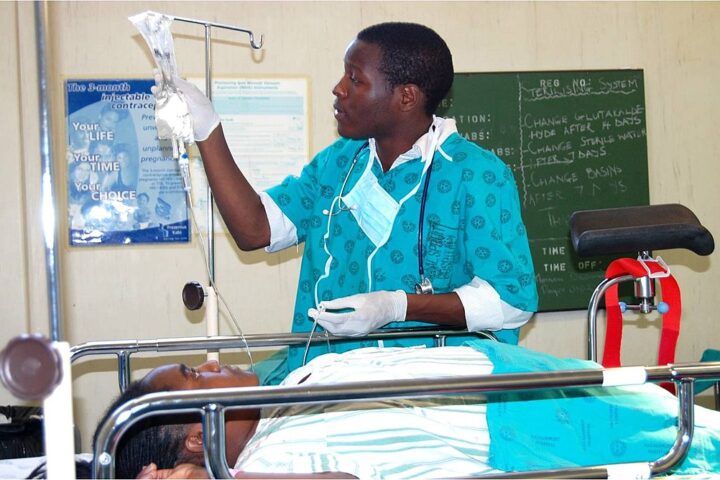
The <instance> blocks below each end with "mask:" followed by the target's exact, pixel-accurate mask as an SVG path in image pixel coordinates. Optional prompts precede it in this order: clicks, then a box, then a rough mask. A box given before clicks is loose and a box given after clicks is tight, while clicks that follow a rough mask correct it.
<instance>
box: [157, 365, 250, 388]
mask: <svg viewBox="0 0 720 480" xmlns="http://www.w3.org/2000/svg"><path fill="white" fill-rule="evenodd" d="M143 382H149V384H150V385H152V386H153V387H154V389H155V390H199V389H202V388H227V387H254V386H257V385H258V378H257V376H256V375H255V374H254V373H250V372H246V371H244V370H242V369H240V368H237V367H234V366H232V365H220V364H219V363H218V362H217V361H215V360H211V361H208V362H205V363H203V364H202V365H199V366H197V367H195V368H192V367H188V366H187V365H185V364H182V363H176V364H172V365H163V366H162V367H158V368H156V369H154V370H152V371H151V372H150V373H148V374H147V375H146V376H145V378H144V379H143Z"/></svg>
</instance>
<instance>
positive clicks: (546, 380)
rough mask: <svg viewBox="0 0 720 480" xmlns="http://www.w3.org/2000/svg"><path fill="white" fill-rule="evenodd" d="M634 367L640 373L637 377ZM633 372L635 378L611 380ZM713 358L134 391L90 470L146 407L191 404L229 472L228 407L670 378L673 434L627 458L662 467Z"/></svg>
mask: <svg viewBox="0 0 720 480" xmlns="http://www.w3.org/2000/svg"><path fill="white" fill-rule="evenodd" d="M638 374H641V375H640V378H638ZM628 378H634V379H637V380H635V381H632V380H629V381H625V382H622V381H617V379H628ZM719 378H720V362H707V363H688V364H671V365H667V366H653V367H620V368H610V369H600V368H599V369H592V370H565V371H554V372H542V373H513V374H500V375H479V376H471V377H462V378H452V379H447V378H442V379H439V378H429V379H423V380H415V379H413V380H398V381H396V382H393V383H392V384H388V383H387V382H385V381H372V382H348V383H345V384H336V385H315V386H302V385H300V386H292V387H250V388H227V389H208V390H194V391H174V392H160V393H152V394H148V395H144V396H142V397H139V398H136V399H134V400H132V401H130V402H128V403H126V404H124V405H122V406H120V407H119V408H118V409H116V410H115V411H114V412H113V413H112V414H111V415H110V416H109V417H108V418H107V419H106V420H105V422H103V423H102V425H100V426H99V428H98V433H97V437H96V444H95V451H94V452H93V453H94V458H95V462H94V467H93V469H94V475H95V477H96V478H113V475H114V466H115V450H116V448H117V445H118V442H119V440H120V438H121V436H122V435H123V433H124V432H125V431H127V429H128V428H130V427H131V426H132V425H133V424H134V423H135V422H137V421H139V420H141V419H143V418H146V417H148V416H150V415H154V414H163V413H188V412H196V413H200V414H201V416H202V423H203V441H204V442H205V462H206V466H207V468H208V470H209V473H210V474H211V475H212V476H213V478H232V476H231V475H230V471H229V468H228V465H227V460H226V459H225V454H224V452H225V448H224V447H225V423H224V412H225V411H226V410H234V409H248V408H262V407H271V406H287V405H297V404H306V405H309V404H321V403H335V402H352V401H358V400H380V399H387V398H420V397H428V396H432V395H436V394H458V393H498V392H508V391H528V390H543V389H572V388H580V387H591V386H594V387H599V386H603V387H606V386H618V385H630V384H641V383H645V381H649V382H653V383H657V382H662V381H668V380H672V381H675V382H677V383H678V387H679V388H678V425H677V429H678V431H677V435H676V439H675V442H674V443H673V445H672V446H671V448H670V450H669V451H668V452H667V453H666V454H665V455H664V456H662V457H661V458H659V459H657V460H655V461H651V462H646V463H645V462H641V463H635V464H631V465H629V466H628V464H625V466H624V468H631V467H632V468H634V469H635V470H636V471H637V470H641V471H644V472H647V474H658V473H663V472H666V471H668V470H669V469H670V468H672V467H673V466H674V465H676V464H677V463H679V462H680V461H682V460H683V459H684V458H685V456H686V455H687V452H688V450H689V448H690V444H691V442H692V437H693V431H694V411H693V406H694V405H693V398H694V383H695V380H704V379H708V380H710V379H719ZM618 467H620V465H598V466H592V467H576V468H566V469H557V470H543V471H531V472H523V473H519V472H512V473H506V474H499V475H498V474H493V475H492V478H549V477H552V478H604V477H608V476H610V474H611V472H616V473H617V471H618Z"/></svg>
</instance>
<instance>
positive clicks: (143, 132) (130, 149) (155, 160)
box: [65, 79, 190, 246]
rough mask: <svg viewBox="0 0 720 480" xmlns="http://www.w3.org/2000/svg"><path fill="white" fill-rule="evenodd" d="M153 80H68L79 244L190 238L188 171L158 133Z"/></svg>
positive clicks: (73, 229) (72, 219)
mask: <svg viewBox="0 0 720 480" xmlns="http://www.w3.org/2000/svg"><path fill="white" fill-rule="evenodd" d="M153 84H154V82H153V81H152V80H150V79H148V80H138V79H127V80H125V79H111V80H108V79H82V80H66V81H65V97H66V98H65V100H66V104H65V105H66V115H65V120H66V125H67V153H66V156H67V206H68V229H69V242H70V245H71V246H87V245H108V244H112V245H125V244H137V243H165V242H188V241H189V238H190V235H189V232H190V229H189V222H188V209H187V203H186V198H185V192H184V191H183V188H182V179H181V177H180V172H179V169H178V166H177V163H176V162H175V160H174V159H173V158H172V148H171V146H170V144H169V142H168V143H166V142H160V141H159V140H158V139H157V129H156V127H155V99H154V98H153V96H152V94H151V93H150V87H151V86H152V85H153Z"/></svg>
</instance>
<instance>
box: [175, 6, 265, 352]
mask: <svg viewBox="0 0 720 480" xmlns="http://www.w3.org/2000/svg"><path fill="white" fill-rule="evenodd" d="M171 17H172V16H171ZM172 18H173V19H174V20H177V21H178V22H186V23H194V24H196V25H203V26H204V27H205V93H206V95H207V97H208V98H209V99H210V101H212V71H211V63H212V61H211V58H212V52H211V49H210V40H211V39H210V33H211V28H212V27H217V28H222V29H225V30H233V31H237V32H243V33H247V34H248V36H249V37H250V46H251V47H252V48H253V49H255V50H258V49H260V48H262V45H263V37H262V35H261V36H260V41H259V42H256V41H255V35H254V34H253V32H252V31H251V30H247V29H245V28H240V27H236V26H233V25H227V24H224V23H215V22H208V21H205V20H197V19H194V18H185V17H172ZM207 199H208V202H207V264H208V275H209V279H208V280H209V285H208V288H207V299H206V300H205V301H206V302H207V306H206V307H205V327H206V335H207V336H208V337H214V336H217V335H219V315H218V298H217V292H216V291H215V234H214V230H215V228H214V223H215V219H214V216H215V212H214V209H213V205H214V202H213V194H212V189H211V188H210V185H208V187H207ZM188 285H190V284H188ZM186 288H187V285H186ZM184 294H185V292H184V291H183V295H184ZM217 359H218V353H217V352H210V351H209V352H208V360H217Z"/></svg>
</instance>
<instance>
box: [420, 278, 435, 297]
mask: <svg viewBox="0 0 720 480" xmlns="http://www.w3.org/2000/svg"><path fill="white" fill-rule="evenodd" d="M415 293H416V294H418V295H432V294H433V293H435V292H434V291H433V286H432V282H431V281H430V279H429V278H427V277H422V279H421V280H420V283H416V284H415Z"/></svg>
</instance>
